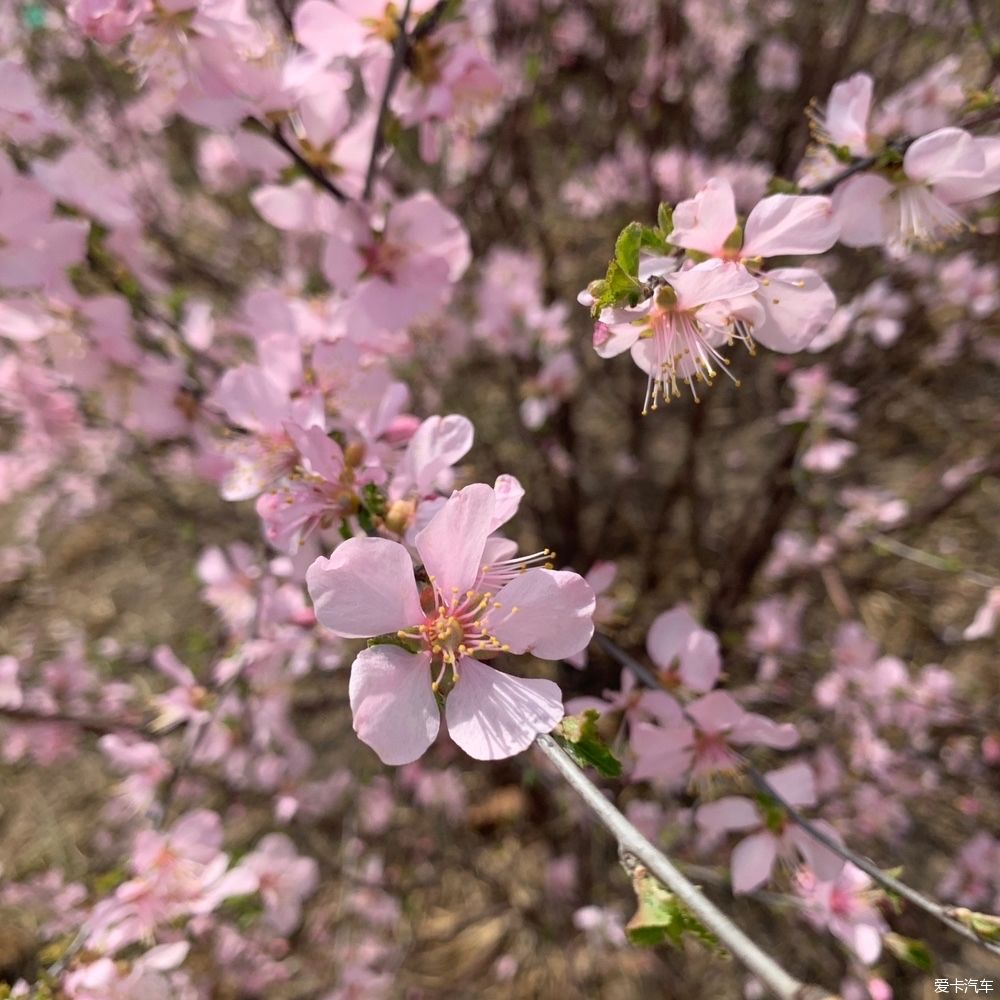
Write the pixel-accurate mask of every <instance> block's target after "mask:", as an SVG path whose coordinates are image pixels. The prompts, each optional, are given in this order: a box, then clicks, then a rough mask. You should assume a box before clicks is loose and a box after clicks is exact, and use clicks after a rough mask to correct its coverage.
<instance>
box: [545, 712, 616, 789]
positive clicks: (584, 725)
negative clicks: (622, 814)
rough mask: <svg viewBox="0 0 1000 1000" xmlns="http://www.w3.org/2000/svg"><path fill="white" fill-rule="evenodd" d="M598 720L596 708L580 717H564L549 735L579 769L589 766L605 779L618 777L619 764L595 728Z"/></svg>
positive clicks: (598, 713) (599, 714)
mask: <svg viewBox="0 0 1000 1000" xmlns="http://www.w3.org/2000/svg"><path fill="white" fill-rule="evenodd" d="M600 717H601V713H600V712H598V711H597V709H596V708H588V709H587V710H586V711H585V712H581V713H580V714H579V715H567V716H566V718H564V719H563V720H562V722H560V723H559V725H558V726H556V728H555V730H554V731H553V734H552V735H553V736H554V737H555V740H556V742H557V743H558V744H559V745H560V746H561V747H562V748H563V749H564V750H565V751H566V753H568V754H569V755H570V757H572V758H573V760H574V761H576V763H577V764H578V765H579V766H580V767H592V768H594V770H596V771H597V772H598V773H599V774H602V775H604V777H605V778H617V777H619V776H620V775H621V773H622V765H621V761H619V760H618V758H617V757H616V756H615V755H614V754H613V753H612V752H611V751H610V750H609V749H608V745H607V744H606V743H605V742H604V740H603V739H601V734H600V733H599V732H598V729H597V722H598V720H599V719H600Z"/></svg>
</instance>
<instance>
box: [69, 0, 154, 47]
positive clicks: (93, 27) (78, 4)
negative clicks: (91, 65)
mask: <svg viewBox="0 0 1000 1000" xmlns="http://www.w3.org/2000/svg"><path fill="white" fill-rule="evenodd" d="M141 10H142V4H141V3H138V2H136V0H71V2H70V4H69V6H68V7H67V9H66V13H67V15H68V16H69V19H70V20H71V21H73V22H74V23H75V24H76V26H77V27H78V28H79V29H80V30H81V31H82V32H83V33H84V34H85V35H87V36H89V37H90V38H93V39H94V41H95V42H100V43H101V45H115V44H117V43H118V42H120V41H121V40H122V39H123V38H124V37H125V36H126V35H127V34H128V33H129V32H130V31H131V29H132V25H134V24H135V22H136V19H137V18H138V17H139V14H140V12H141Z"/></svg>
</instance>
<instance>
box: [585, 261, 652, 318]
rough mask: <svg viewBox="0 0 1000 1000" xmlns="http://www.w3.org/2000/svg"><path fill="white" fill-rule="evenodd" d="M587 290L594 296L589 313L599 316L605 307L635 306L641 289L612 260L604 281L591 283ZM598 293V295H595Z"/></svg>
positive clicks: (636, 282)
mask: <svg viewBox="0 0 1000 1000" xmlns="http://www.w3.org/2000/svg"><path fill="white" fill-rule="evenodd" d="M595 286H596V287H595ZM589 289H590V294H591V295H593V296H594V305H593V307H592V309H591V313H592V314H593V315H594V316H600V314H601V310H602V309H604V308H605V307H607V306H617V305H623V304H625V305H636V304H637V303H638V301H639V294H640V290H641V287H640V285H639V282H638V281H637V280H636V279H635V278H633V277H630V276H629V275H628V274H626V273H625V272H624V271H623V270H622V268H621V265H620V264H619V263H618V261H616V260H613V261H611V263H610V264H608V273H607V274H606V275H605V276H604V279H603V280H602V281H594V282H591V283H590V286H589ZM598 291H599V292H600V293H601V294H600V295H597V294H595V293H596V292H598Z"/></svg>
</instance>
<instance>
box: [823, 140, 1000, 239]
mask: <svg viewBox="0 0 1000 1000" xmlns="http://www.w3.org/2000/svg"><path fill="white" fill-rule="evenodd" d="M997 190H1000V139H994V138H981V139H977V138H974V137H973V136H972V135H970V134H969V133H968V132H965V131H963V130H962V129H959V128H942V129H938V130H937V131H936V132H931V133H930V134H929V135H925V136H921V138H919V139H917V140H916V142H914V143H912V144H911V145H910V146H909V148H908V149H907V150H906V153H905V154H904V155H903V164H902V174H901V176H900V177H899V178H898V179H895V178H889V177H885V176H882V175H881V174H877V173H864V174H860V175H857V176H854V177H851V178H849V179H848V180H846V181H844V183H843V184H840V185H839V186H838V187H837V190H836V191H835V192H834V194H833V206H834V211H835V213H836V217H837V221H838V223H839V225H840V229H841V235H840V240H841V242H842V243H844V244H845V245H846V246H851V247H869V246H878V245H879V244H885V245H887V246H888V247H889V248H890V249H892V250H894V251H902V250H906V249H908V248H910V247H911V246H913V245H914V244H925V245H931V246H934V245H938V244H940V243H941V241H942V240H943V239H945V238H947V237H948V236H950V235H954V234H955V233H956V232H958V231H960V230H961V229H963V228H965V226H966V222H965V220H964V219H963V217H962V216H961V215H960V214H959V213H958V212H957V211H956V210H955V209H954V208H952V206H953V205H956V204H960V203H962V202H967V201H973V200H974V199H976V198H981V197H983V196H984V195H988V194H992V193H993V192H995V191H997Z"/></svg>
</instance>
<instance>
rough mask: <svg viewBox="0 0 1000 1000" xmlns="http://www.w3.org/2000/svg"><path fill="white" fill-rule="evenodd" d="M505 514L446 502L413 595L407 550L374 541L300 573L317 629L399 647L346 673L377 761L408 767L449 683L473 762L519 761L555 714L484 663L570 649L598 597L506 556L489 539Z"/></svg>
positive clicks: (558, 574)
mask: <svg viewBox="0 0 1000 1000" xmlns="http://www.w3.org/2000/svg"><path fill="white" fill-rule="evenodd" d="M502 507H503V505H502V504H501V503H500V502H499V501H498V498H497V496H496V495H495V493H494V491H493V490H492V489H491V488H490V487H488V486H484V485H482V484H475V485H473V486H467V487H466V488H465V489H464V490H461V491H459V492H458V493H455V494H453V495H452V497H451V498H450V499H449V500H448V501H447V502H446V503H445V504H444V505H443V506H442V507H441V509H440V510H439V511H438V512H437V514H435V516H434V518H433V519H432V520H431V522H430V523H429V524H428V525H427V527H425V528H424V529H423V530H422V531H421V532H420V533H419V534H418V535H417V536H416V540H415V544H416V549H417V552H418V553H419V555H420V557H421V559H422V560H423V564H424V567H425V569H426V571H427V573H428V574H429V579H430V583H429V585H428V586H426V587H424V588H423V591H422V592H421V590H420V589H418V586H417V583H416V581H415V579H414V575H413V567H412V562H411V560H410V555H409V553H408V552H407V550H406V549H405V548H404V547H403V546H402V545H400V544H398V543H397V542H392V541H389V540H387V539H383V538H353V539H350V540H348V541H347V542H345V543H344V544H343V545H341V546H340V547H339V548H338V549H337V550H336V551H335V552H334V553H333V555H332V556H331V557H330V558H329V559H317V560H316V562H315V563H313V565H312V566H310V568H309V571H308V573H307V575H306V582H307V584H308V587H309V594H310V596H311V597H312V599H313V603H314V604H315V606H316V616H317V618H318V619H319V621H320V622H321V623H322V624H323V625H325V626H326V627H327V628H329V629H330V630H331V631H332V632H334V633H335V634H336V635H340V636H343V637H345V638H362V637H371V636H380V635H392V636H394V637H398V638H399V639H400V640H401V641H402V643H403V645H389V644H380V645H375V646H371V647H370V648H368V649H366V650H364V651H362V652H361V653H360V654H359V655H358V657H357V658H356V659H355V661H354V666H353V668H352V671H351V683H350V700H351V709H352V712H353V713H354V728H355V731H356V732H357V733H358V735H359V736H360V737H361V739H362V740H363V741H364V742H365V743H367V744H368V745H369V746H371V747H372V748H373V749H374V750H375V752H376V753H377V754H378V755H379V757H380V758H381V759H382V760H383V761H384V762H385V763H387V764H406V763H409V762H410V761H413V760H416V759H417V758H418V757H420V756H421V755H422V754H423V753H424V751H425V750H426V749H427V748H428V747H429V746H430V745H431V743H432V742H433V741H434V739H435V737H436V736H437V733H438V728H439V725H440V721H439V710H438V706H437V701H436V698H435V693H436V692H437V691H439V690H440V691H441V692H442V693H443V691H444V685H445V683H446V681H447V679H448V674H449V672H450V674H451V681H452V687H451V690H450V693H449V694H448V696H447V701H446V706H445V715H446V718H447V722H448V728H449V731H450V733H451V737H452V739H453V740H454V741H455V742H456V743H457V744H458V745H459V746H460V747H461V748H462V749H463V750H465V751H466V753H468V754H469V755H470V756H472V757H475V758H477V759H479V760H495V759H497V758H501V757H509V756H511V755H512V754H515V753H519V752H521V751H522V750H524V749H526V748H527V747H528V746H529V745H530V743H531V742H532V740H533V739H534V738H535V736H536V735H537V734H538V733H544V732H548V731H549V730H550V729H551V728H552V727H553V726H555V724H556V723H557V722H558V721H559V719H560V718H561V717H562V699H561V697H560V695H559V689H558V688H557V687H556V685H555V684H553V683H552V682H551V681H547V680H537V679H531V680H523V679H520V678H516V677H511V676H509V675H507V674H503V673H500V672H499V671H497V670H494V669H493V668H492V667H489V666H487V665H486V664H485V663H484V662H483V661H482V657H484V656H490V655H492V654H495V653H499V652H512V653H515V654H518V653H526V652H531V653H533V654H534V655H535V656H538V657H541V658H544V659H558V658H560V657H563V656H570V655H572V654H573V653H575V652H578V651H579V650H580V649H582V648H583V647H584V646H585V645H586V644H587V643H588V642H589V641H590V637H591V635H592V633H593V622H592V616H593V611H594V595H593V592H592V591H591V589H590V587H589V586H588V585H587V584H586V582H585V581H584V580H583V579H582V578H581V577H579V576H577V575H576V574H575V573H570V572H565V571H554V570H550V569H543V568H540V567H538V566H537V565H534V564H537V563H538V562H540V561H542V560H544V559H547V558H548V553H547V552H542V553H539V554H538V555H535V556H529V557H526V558H522V559H512V558H509V557H508V555H507V554H508V553H509V552H510V546H509V544H508V543H506V542H503V541H502V540H499V539H493V538H491V537H490V535H491V533H492V532H493V531H494V530H496V528H498V527H499V526H500V525H501V524H502V523H504V521H506V520H507V518H508V517H509V516H510V514H509V513H508V512H507V511H505V510H503V509H502ZM412 648H415V649H416V650H417V651H414V652H411V649H412ZM432 664H434V666H435V669H436V671H437V674H436V678H434V679H433V683H432V677H431V673H430V668H431V665H432Z"/></svg>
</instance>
